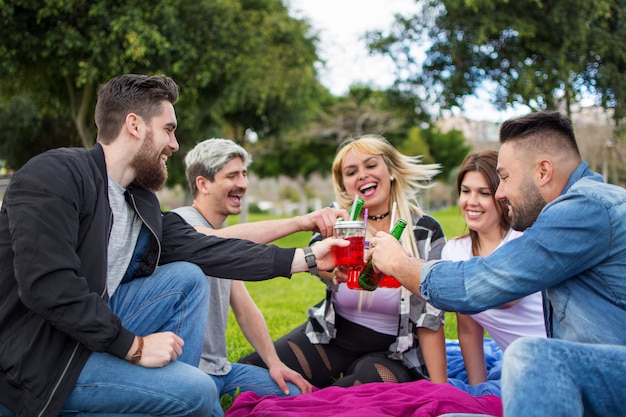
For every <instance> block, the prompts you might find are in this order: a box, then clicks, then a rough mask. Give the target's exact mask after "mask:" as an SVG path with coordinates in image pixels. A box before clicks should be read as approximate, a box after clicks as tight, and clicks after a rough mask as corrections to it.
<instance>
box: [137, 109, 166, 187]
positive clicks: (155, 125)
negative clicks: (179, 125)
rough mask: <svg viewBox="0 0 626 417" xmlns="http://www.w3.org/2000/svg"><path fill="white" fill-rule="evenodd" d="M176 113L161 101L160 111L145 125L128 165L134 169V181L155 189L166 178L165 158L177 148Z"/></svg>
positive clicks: (161, 184)
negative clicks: (140, 140) (175, 132)
mask: <svg viewBox="0 0 626 417" xmlns="http://www.w3.org/2000/svg"><path fill="white" fill-rule="evenodd" d="M175 130H176V114H175V112H174V106H173V105H172V104H171V103H170V102H168V101H163V103H162V111H161V113H160V114H159V115H157V116H155V117H153V118H152V120H151V121H150V123H148V124H147V125H146V131H145V135H144V138H143V143H142V145H141V148H139V151H137V154H136V155H135V156H134V158H133V160H132V161H131V162H130V166H131V167H132V168H133V169H134V170H135V181H137V183H139V184H140V185H141V186H143V187H145V188H147V189H149V190H153V191H156V190H158V189H159V188H161V187H162V186H163V184H164V183H165V181H166V180H167V165H166V163H167V158H169V156H170V155H171V154H172V153H174V152H176V151H177V150H178V142H177V140H176V136H175V135H174V131H175Z"/></svg>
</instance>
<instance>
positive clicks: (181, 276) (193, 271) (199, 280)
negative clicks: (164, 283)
mask: <svg viewBox="0 0 626 417" xmlns="http://www.w3.org/2000/svg"><path fill="white" fill-rule="evenodd" d="M170 267H171V268H173V269H172V271H170V274H172V275H175V276H176V280H177V286H178V287H179V288H180V289H182V290H185V292H187V293H189V294H195V295H200V294H198V293H200V292H201V293H206V294H205V295H204V296H208V294H209V291H210V283H209V280H208V279H207V277H206V274H205V273H204V271H202V269H201V268H200V267H199V266H198V265H196V264H193V263H191V262H175V263H173V264H170Z"/></svg>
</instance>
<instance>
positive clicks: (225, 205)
mask: <svg viewBox="0 0 626 417" xmlns="http://www.w3.org/2000/svg"><path fill="white" fill-rule="evenodd" d="M205 187H206V188H207V191H208V197H209V200H210V203H209V204H205V205H203V206H204V207H207V208H208V209H210V210H213V211H216V212H218V213H219V215H220V216H224V218H225V217H227V216H229V215H231V214H239V213H241V200H242V199H243V196H244V194H245V193H246V190H247V189H248V170H247V169H246V167H245V165H244V163H243V161H242V160H241V158H239V157H235V158H233V159H231V160H230V161H228V162H227V163H226V164H224V167H223V168H222V169H220V170H219V171H217V172H216V173H215V180H214V181H213V182H211V181H209V180H208V179H206V178H205Z"/></svg>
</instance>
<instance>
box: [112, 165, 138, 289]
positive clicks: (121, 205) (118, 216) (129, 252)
mask: <svg viewBox="0 0 626 417" xmlns="http://www.w3.org/2000/svg"><path fill="white" fill-rule="evenodd" d="M125 191H126V190H125V189H124V188H122V186H120V185H119V184H118V183H117V182H116V181H115V180H114V179H113V178H111V177H110V176H109V204H110V205H111V211H112V212H113V226H112V227H111V236H110V237H109V248H108V253H107V290H108V291H109V297H111V296H113V293H114V292H115V290H116V289H117V287H118V286H119V285H120V282H122V278H124V274H125V273H126V269H128V265H129V264H130V259H131V258H132V256H133V249H135V245H136V243H137V238H138V237H139V232H140V231H141V219H140V218H139V215H138V214H137V213H136V212H135V210H133V209H132V208H131V207H130V206H129V205H128V203H127V202H126V200H125V198H124V192H125ZM129 242H133V243H132V244H130V245H129Z"/></svg>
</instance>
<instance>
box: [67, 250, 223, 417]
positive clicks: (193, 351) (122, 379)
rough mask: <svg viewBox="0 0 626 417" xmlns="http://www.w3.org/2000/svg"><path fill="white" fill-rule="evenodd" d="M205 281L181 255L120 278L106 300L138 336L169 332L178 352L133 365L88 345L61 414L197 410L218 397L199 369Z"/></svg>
mask: <svg viewBox="0 0 626 417" xmlns="http://www.w3.org/2000/svg"><path fill="white" fill-rule="evenodd" d="M208 300H209V283H208V280H207V279H206V276H205V274H204V272H202V270H201V269H200V268H199V267H197V266H196V265H193V264H190V263H187V262H175V263H171V264H167V265H163V266H160V267H159V268H157V270H156V272H155V273H154V274H153V275H152V276H150V277H147V278H140V279H135V280H133V281H130V282H129V283H126V284H122V285H121V286H120V287H119V288H118V289H117V290H116V292H115V293H114V294H113V296H112V297H111V300H109V306H110V308H111V310H112V311H113V312H115V313H116V314H117V315H118V316H119V317H120V319H121V320H122V324H123V325H124V327H126V328H128V329H129V330H131V331H133V332H134V333H136V334H138V335H148V334H151V333H155V332H162V331H171V332H174V333H176V334H178V335H179V336H180V337H181V338H182V339H183V340H184V341H185V345H184V347H183V353H182V355H181V356H179V357H178V359H177V360H176V361H174V362H171V363H169V364H168V365H166V366H164V367H162V368H144V367H143V366H139V365H132V364H131V363H130V362H127V361H126V360H124V359H120V358H118V357H115V356H113V355H110V354H108V353H98V352H94V353H92V354H91V356H90V357H89V360H88V361H87V363H86V365H85V367H84V368H83V370H82V372H81V374H80V376H79V378H78V381H77V382H76V386H75V387H74V390H73V391H72V393H71V394H70V396H69V398H68V399H67V401H66V403H65V405H64V407H63V410H62V412H61V416H70V415H71V416H88V415H98V416H100V417H104V416H119V415H126V416H157V415H168V416H202V417H207V416H210V415H211V410H212V409H213V408H214V407H215V404H216V403H218V404H219V397H218V395H217V389H216V387H215V384H214V383H213V380H212V379H211V378H210V377H208V376H207V374H206V373H204V372H203V371H201V370H199V369H198V368H197V366H198V364H199V362H200V353H201V350H202V340H203V338H204V329H205V325H206V320H207V315H208V307H209V302H208Z"/></svg>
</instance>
